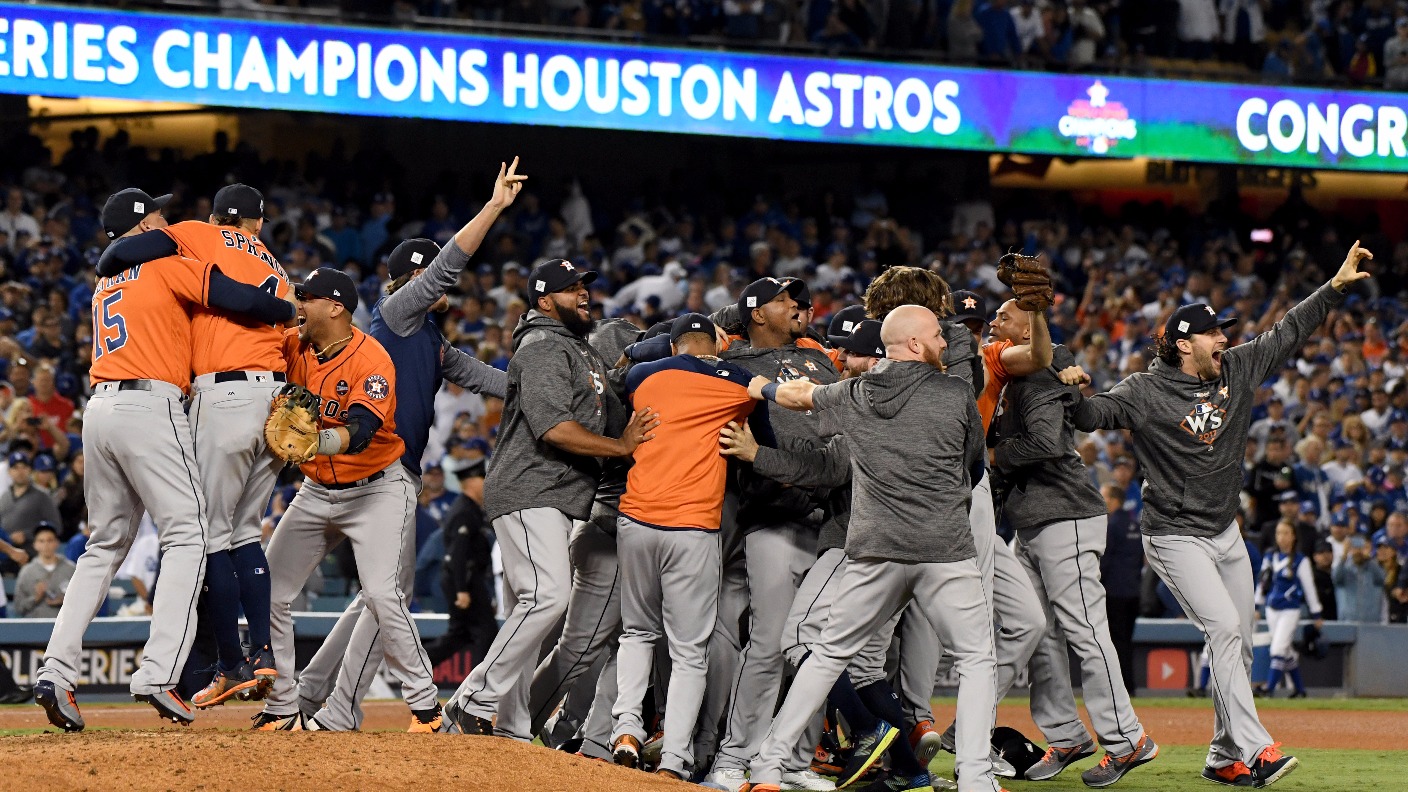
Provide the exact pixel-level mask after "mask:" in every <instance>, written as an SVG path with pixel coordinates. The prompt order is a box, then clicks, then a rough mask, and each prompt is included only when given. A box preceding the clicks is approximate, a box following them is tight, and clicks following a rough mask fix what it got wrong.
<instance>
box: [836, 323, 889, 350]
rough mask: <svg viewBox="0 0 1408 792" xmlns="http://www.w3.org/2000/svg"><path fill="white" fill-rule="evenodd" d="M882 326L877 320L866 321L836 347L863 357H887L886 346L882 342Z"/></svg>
mask: <svg viewBox="0 0 1408 792" xmlns="http://www.w3.org/2000/svg"><path fill="white" fill-rule="evenodd" d="M881 324H883V323H882V322H879V321H877V320H875V319H866V320H865V321H863V322H861V323H860V324H858V325H856V329H855V330H852V331H851V334H850V335H849V336H847V337H846V338H845V340H843V341H842V342H841V343H839V344H837V345H836V346H838V347H840V348H842V349H844V350H846V351H847V352H850V353H851V354H853V355H859V356H861V357H874V358H882V357H885V345H884V343H882V342H881V341H880V326H881Z"/></svg>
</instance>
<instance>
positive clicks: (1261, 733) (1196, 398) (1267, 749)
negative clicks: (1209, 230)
mask: <svg viewBox="0 0 1408 792" xmlns="http://www.w3.org/2000/svg"><path fill="white" fill-rule="evenodd" d="M1372 258H1373V255H1372V254H1371V253H1370V252H1369V251H1367V250H1365V249H1363V248H1361V247H1359V243H1358V242H1355V243H1354V246H1353V247H1351V248H1350V249H1349V253H1348V254H1347V255H1346V256H1345V259H1344V263H1343V264H1342V265H1341V266H1340V269H1339V271H1338V272H1337V273H1335V276H1334V277H1333V278H1332V279H1331V280H1330V282H1329V283H1327V284H1325V285H1324V286H1321V287H1320V288H1319V289H1317V290H1316V291H1315V293H1314V294H1312V295H1310V297H1308V298H1306V299H1305V300H1304V301H1302V302H1301V303H1300V304H1299V305H1297V306H1296V307H1294V308H1292V309H1291V310H1290V311H1288V312H1287V313H1286V315H1285V317H1284V318H1282V319H1281V321H1279V322H1277V323H1276V326H1275V327H1273V328H1271V329H1270V330H1269V331H1267V332H1265V333H1262V334H1261V335H1259V336H1257V337H1256V338H1255V339H1253V340H1252V341H1250V342H1248V343H1245V344H1241V345H1238V346H1235V347H1233V346H1231V344H1230V343H1229V342H1228V340H1227V336H1226V335H1224V333H1223V330H1224V329H1225V328H1227V327H1230V326H1232V325H1234V324H1236V320H1234V319H1226V320H1222V319H1218V317H1217V312H1216V311H1215V310H1213V308H1212V307H1211V306H1208V305H1203V304H1194V305H1185V306H1183V307H1182V308H1179V309H1178V310H1177V311H1174V312H1173V315H1172V316H1170V317H1169V319H1168V323H1167V324H1166V325H1165V326H1164V334H1163V338H1161V339H1160V340H1159V343H1158V346H1157V349H1156V359H1155V360H1154V361H1153V362H1152V363H1150V364H1149V370H1148V371H1146V372H1140V373H1138V374H1133V375H1131V376H1129V377H1127V378H1125V379H1124V380H1123V381H1121V382H1120V383H1119V384H1117V385H1115V387H1114V388H1112V389H1111V390H1110V391H1109V392H1108V393H1101V394H1097V395H1095V396H1091V397H1089V398H1086V399H1083V400H1082V401H1081V402H1080V405H1079V407H1077V408H1076V411H1075V414H1074V423H1075V426H1076V428H1077V429H1080V430H1081V431H1084V432H1093V431H1095V430H1096V429H1127V430H1129V432H1130V435H1131V438H1132V440H1133V449H1134V458H1135V459H1136V460H1137V461H1138V463H1139V469H1140V470H1142V471H1143V472H1144V476H1145V481H1144V514H1143V517H1142V518H1141V520H1140V526H1139V527H1140V530H1141V531H1142V532H1143V534H1144V552H1145V556H1146V557H1147V558H1148V560H1149V566H1150V567H1152V568H1153V570H1154V572H1155V573H1157V574H1158V576H1159V577H1160V578H1161V579H1162V580H1163V581H1164V582H1165V583H1167V584H1168V587H1169V590H1170V591H1172V592H1173V595H1174V597H1175V598H1177V600H1178V604H1179V605H1180V606H1181V607H1182V608H1183V612H1184V613H1186V614H1187V615H1188V618H1189V619H1191V620H1192V622H1193V623H1194V624H1196V625H1197V626H1198V629H1199V630H1201V631H1202V633H1203V636H1204V638H1205V639H1206V640H1207V649H1208V654H1209V657H1210V665H1211V669H1212V691H1213V702H1214V704H1215V705H1216V706H1215V708H1214V728H1213V739H1212V744H1211V746H1210V747H1209V749H1208V755H1207V765H1206V767H1204V768H1203V777H1204V778H1207V779H1209V780H1213V781H1218V782H1219V783H1224V784H1231V785H1237V786H1251V785H1255V786H1257V787H1262V786H1266V785H1268V784H1271V783H1273V782H1275V781H1276V780H1277V779H1279V778H1281V777H1282V776H1284V775H1285V774H1287V773H1289V772H1290V771H1292V770H1294V769H1295V768H1296V766H1297V765H1298V764H1299V762H1298V760H1297V759H1296V758H1295V757H1294V756H1290V755H1287V754H1283V753H1281V750H1280V747H1279V746H1280V743H1277V742H1273V741H1272V739H1271V735H1270V734H1269V733H1267V731H1266V727H1265V726H1263V725H1262V723H1261V719H1260V718H1259V717H1258V716H1257V712H1256V702H1255V701H1253V700H1252V685H1251V666H1252V626H1253V624H1254V623H1255V621H1254V620H1255V617H1256V614H1255V602H1254V592H1253V584H1254V582H1255V578H1254V577H1253V574H1252V567H1251V560H1250V559H1249V557H1248V555H1247V549H1246V543H1245V542H1243V541H1242V536H1241V532H1240V531H1239V530H1238V527H1237V522H1236V520H1235V517H1236V514H1237V508H1238V506H1239V505H1240V503H1239V499H1240V496H1241V491H1242V460H1243V458H1244V457H1245V454H1246V447H1247V432H1248V429H1249V427H1250V425H1251V414H1252V403H1253V401H1254V399H1255V397H1256V389H1257V387H1258V386H1259V385H1260V384H1261V383H1262V382H1264V381H1265V380H1266V379H1268V378H1269V377H1271V376H1273V375H1274V374H1276V373H1277V372H1279V371H1280V370H1281V368H1282V367H1283V366H1284V365H1285V363H1286V361H1287V360H1289V359H1290V357H1291V356H1292V355H1294V354H1295V353H1296V351H1297V350H1299V349H1300V348H1301V347H1302V346H1303V345H1304V344H1305V342H1306V340H1307V339H1309V338H1310V336H1311V334H1312V333H1314V332H1315V330H1316V329H1317V328H1318V327H1320V325H1321V323H1323V322H1324V321H1325V317H1326V316H1327V315H1328V314H1329V312H1330V311H1331V310H1332V309H1333V308H1335V307H1336V306H1338V305H1340V304H1341V303H1343V302H1344V299H1345V291H1346V290H1347V289H1348V288H1349V287H1350V285H1351V284H1353V283H1354V282H1356V281H1359V280H1363V279H1364V278H1367V277H1369V273H1367V272H1360V271H1359V263H1360V262H1361V261H1362V260H1364V259H1372Z"/></svg>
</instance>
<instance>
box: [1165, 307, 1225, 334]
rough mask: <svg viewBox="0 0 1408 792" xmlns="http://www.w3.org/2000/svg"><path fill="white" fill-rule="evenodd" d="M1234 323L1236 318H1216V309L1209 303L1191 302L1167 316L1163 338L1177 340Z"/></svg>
mask: <svg viewBox="0 0 1408 792" xmlns="http://www.w3.org/2000/svg"><path fill="white" fill-rule="evenodd" d="M1235 324H1237V320H1236V319H1218V318H1217V311H1214V310H1213V309H1212V306H1211V305H1208V304H1207V303H1193V304H1192V305H1185V306H1183V307H1182V308H1179V309H1178V310H1177V311H1174V312H1173V315H1172V316H1170V317H1169V318H1168V322H1167V323H1166V324H1165V325H1164V338H1167V339H1168V340H1169V341H1178V340H1179V339H1183V338H1190V337H1192V336H1195V335H1199V334H1201V333H1206V332H1207V331H1209V330H1211V329H1213V328H1215V327H1221V328H1222V329H1224V330H1226V329H1227V328H1229V327H1231V326H1232V325H1235Z"/></svg>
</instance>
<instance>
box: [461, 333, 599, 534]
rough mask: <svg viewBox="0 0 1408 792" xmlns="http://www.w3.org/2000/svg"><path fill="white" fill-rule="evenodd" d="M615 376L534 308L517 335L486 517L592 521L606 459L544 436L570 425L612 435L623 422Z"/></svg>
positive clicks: (486, 488)
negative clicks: (533, 512)
mask: <svg viewBox="0 0 1408 792" xmlns="http://www.w3.org/2000/svg"><path fill="white" fill-rule="evenodd" d="M609 375H610V369H609V367H608V366H607V364H606V362H605V361H604V360H602V359H601V355H600V354H598V353H597V351H596V350H595V349H593V348H592V347H591V345H589V344H588V343H587V342H586V340H584V339H582V338H578V337H577V336H575V335H573V334H572V333H571V332H569V331H568V329H567V328H566V327H564V326H563V324H562V323H561V322H559V321H557V320H556V319H552V318H550V317H548V316H545V315H543V314H541V313H539V312H538V311H536V310H534V311H529V312H528V314H527V315H526V316H524V317H523V319H522V321H520V322H519V323H518V327H517V328H515V329H514V331H513V359H512V360H511V361H510V362H509V365H508V395H507V397H506V398H505V399H504V412H503V418H502V419H501V420H500V421H499V437H498V443H497V445H496V446H495V449H494V456H493V459H492V460H491V461H490V463H489V473H488V476H486V477H485V479H484V512H485V519H488V520H494V519H496V518H498V517H502V516H503V515H505V514H508V513H510V512H515V511H519V510H522V509H534V508H552V509H558V510H559V511H561V512H563V513H564V514H566V515H567V516H569V517H571V518H573V519H575V520H585V519H587V518H588V516H589V515H590V514H591V508H592V497H593V495H595V494H596V489H597V482H598V480H599V479H600V477H601V464H600V462H599V461H598V460H597V459H596V457H586V456H578V455H576V454H570V453H568V452H566V451H563V450H562V449H559V448H557V447H556V446H553V445H551V444H550V443H548V442H546V441H545V440H543V439H542V438H543V435H544V434H546V433H547V432H548V430H550V429H552V428H553V427H554V426H557V425H558V424H560V423H563V422H565V421H576V422H577V423H579V424H581V425H582V426H584V427H586V429H587V431H589V432H595V433H596V434H606V433H607V429H608V427H610V426H612V425H613V423H615V422H616V421H619V417H615V418H614V420H613V417H614V416H617V414H618V413H620V412H622V411H624V408H623V407H622V406H621V402H620V401H619V400H618V399H617V398H616V394H615V393H613V392H612V390H611V387H610V385H609V382H608V378H609ZM618 425H619V424H618Z"/></svg>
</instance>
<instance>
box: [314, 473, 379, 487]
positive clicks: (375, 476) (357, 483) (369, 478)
mask: <svg viewBox="0 0 1408 792" xmlns="http://www.w3.org/2000/svg"><path fill="white" fill-rule="evenodd" d="M384 478H386V471H385V470H383V471H381V472H380V473H373V474H371V475H370V476H367V477H366V478H364V479H361V480H358V481H349V482H347V483H346V484H324V485H323V489H330V490H345V489H352V488H353V487H360V486H362V485H363V484H370V483H372V482H373V481H380V480H382V479H384Z"/></svg>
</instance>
